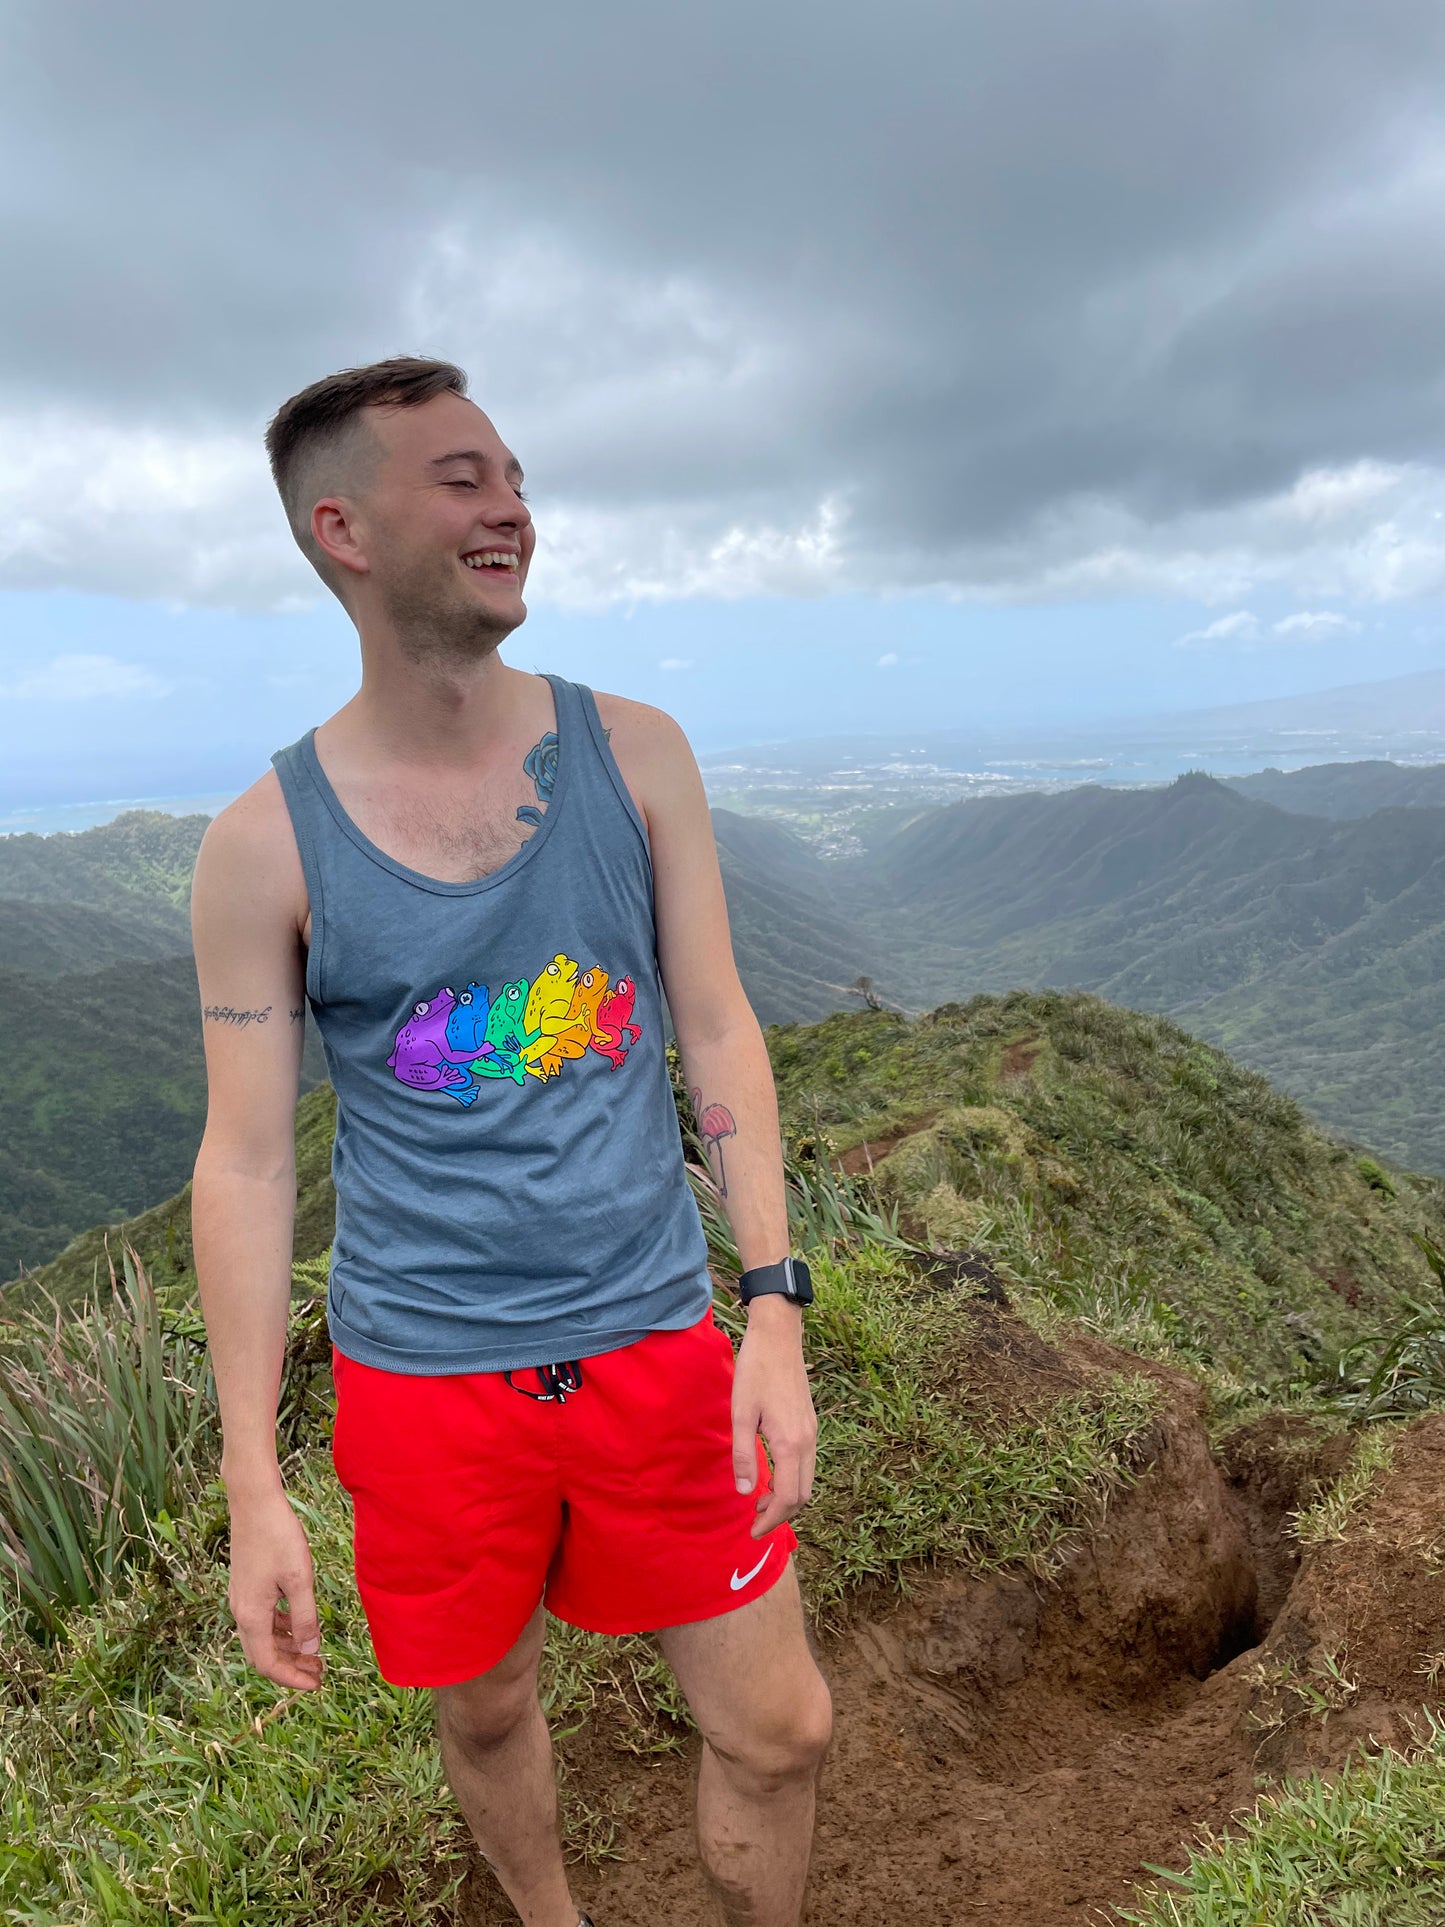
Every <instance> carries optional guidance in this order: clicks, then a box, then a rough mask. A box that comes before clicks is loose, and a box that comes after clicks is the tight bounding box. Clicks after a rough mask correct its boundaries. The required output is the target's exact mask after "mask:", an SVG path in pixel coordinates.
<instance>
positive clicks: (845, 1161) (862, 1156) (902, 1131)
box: [838, 1112, 937, 1178]
mask: <svg viewBox="0 0 1445 1927" xmlns="http://www.w3.org/2000/svg"><path fill="white" fill-rule="evenodd" d="M936 1116H937V1113H936V1112H930V1113H929V1114H928V1116H926V1117H918V1118H914V1119H913V1120H912V1121H911V1122H909V1123H907V1124H898V1125H895V1126H894V1127H893V1129H892V1130H891V1131H888V1132H886V1133H885V1134H884V1135H883V1136H882V1137H874V1138H866V1137H865V1138H864V1139H863V1141H862V1143H861V1144H855V1145H853V1146H851V1147H850V1148H849V1149H848V1150H846V1151H841V1152H840V1153H839V1154H838V1168H839V1169H840V1170H841V1171H846V1172H847V1174H848V1176H849V1177H850V1178H856V1177H866V1176H867V1175H868V1174H869V1173H871V1171H872V1169H873V1167H874V1165H875V1164H880V1163H881V1162H882V1161H883V1159H884V1158H886V1157H887V1156H888V1154H889V1152H890V1151H896V1150H897V1149H898V1147H899V1145H900V1144H902V1143H904V1142H905V1141H906V1140H907V1139H908V1138H911V1137H916V1136H917V1135H918V1133H919V1132H920V1131H926V1130H927V1129H928V1127H929V1125H930V1124H932V1123H933V1121H934V1118H935V1117H936Z"/></svg>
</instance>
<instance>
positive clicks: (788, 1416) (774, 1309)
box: [733, 1293, 818, 1539]
mask: <svg viewBox="0 0 1445 1927" xmlns="http://www.w3.org/2000/svg"><path fill="white" fill-rule="evenodd" d="M759 1432H761V1433H762V1435H763V1442H764V1443H765V1444H766V1446H767V1448H768V1450H769V1452H770V1453H771V1455H772V1460H773V1484H772V1490H771V1491H766V1490H764V1491H762V1492H760V1493H759V1494H758V1500H757V1518H756V1519H755V1520H754V1521H753V1527H752V1536H753V1538H754V1539H761V1538H762V1537H763V1536H764V1535H765V1534H766V1533H769V1532H771V1531H772V1530H773V1528H774V1526H779V1525H781V1524H782V1523H783V1521H784V1520H785V1519H791V1518H792V1517H793V1515H794V1513H796V1512H798V1511H799V1510H800V1509H801V1508H802V1507H803V1506H805V1505H806V1504H807V1502H808V1498H809V1496H810V1494H811V1493H812V1490H813V1460H814V1456H815V1452H816V1447H817V1439H818V1419H817V1415H816V1413H815V1412H814V1410H813V1398H812V1393H811V1392H810V1391H809V1389H808V1374H807V1371H806V1370H805V1368H804V1365H803V1314H802V1312H801V1310H800V1309H799V1308H798V1306H797V1305H793V1304H790V1303H789V1302H788V1300H787V1299H786V1298H783V1297H780V1296H778V1295H777V1294H776V1293H774V1294H770V1295H769V1296H767V1297H764V1298H755V1299H754V1300H753V1302H752V1304H751V1305H750V1306H749V1307H748V1328H747V1330H746V1332H744V1334H743V1342H742V1344H741V1346H740V1347H739V1349H738V1359H737V1369H736V1371H735V1372H734V1374H733V1476H734V1478H735V1479H736V1480H737V1488H738V1491H739V1492H751V1491H752V1490H753V1488H754V1486H755V1485H756V1484H757V1479H758V1457H757V1454H758V1446H757V1440H758V1433H759Z"/></svg>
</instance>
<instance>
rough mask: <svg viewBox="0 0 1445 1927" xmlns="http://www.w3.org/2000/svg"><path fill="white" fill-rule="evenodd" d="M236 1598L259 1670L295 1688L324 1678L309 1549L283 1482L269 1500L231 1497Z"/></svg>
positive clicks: (247, 1647)
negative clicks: (322, 1675)
mask: <svg viewBox="0 0 1445 1927" xmlns="http://www.w3.org/2000/svg"><path fill="white" fill-rule="evenodd" d="M283 1595H284V1597H285V1600H286V1605H285V1606H284V1607H283V1606H282V1605H281V1604H280V1603H279V1602H280V1600H281V1598H282V1596H283ZM230 1602H231V1612H232V1614H233V1615H234V1617H235V1621H236V1625H237V1628H238V1630H239V1631H240V1634H241V1649H242V1651H243V1652H244V1653H245V1655H246V1657H247V1659H248V1660H250V1662H251V1664H252V1665H253V1666H254V1667H255V1668H256V1670H257V1672H258V1673H264V1674H265V1675H266V1678H267V1679H274V1680H275V1682H276V1684H277V1685H278V1686H285V1687H289V1688H290V1689H291V1690H292V1691H293V1692H303V1693H304V1692H311V1691H313V1690H314V1689H315V1688H316V1687H318V1686H319V1685H320V1684H321V1626H320V1622H319V1620H318V1619H317V1616H316V1589H315V1584H314V1582H313V1578H312V1571H311V1548H310V1547H309V1546H308V1545H307V1543H306V1533H305V1531H304V1530H303V1528H302V1525H301V1521H300V1520H299V1519H298V1518H297V1517H296V1514H295V1513H294V1512H293V1511H292V1509H291V1502H290V1500H289V1499H288V1498H287V1497H286V1495H285V1493H284V1492H282V1491H281V1490H280V1489H279V1487H278V1488H277V1490H276V1491H275V1492H274V1493H271V1494H268V1495H267V1496H266V1497H264V1498H246V1499H241V1498H233V1499H232V1501H231V1593H230Z"/></svg>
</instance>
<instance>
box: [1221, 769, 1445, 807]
mask: <svg viewBox="0 0 1445 1927" xmlns="http://www.w3.org/2000/svg"><path fill="white" fill-rule="evenodd" d="M1222 781H1223V782H1225V783H1226V784H1228V786H1229V788H1230V789H1232V790H1237V791H1238V792H1239V794H1240V795H1241V796H1247V797H1250V798H1251V799H1252V800H1253V801H1254V802H1256V803H1273V804H1275V805H1276V806H1277V807H1278V808H1280V809H1282V810H1299V811H1301V812H1302V813H1303V814H1304V815H1306V816H1369V815H1370V814H1371V813H1372V812H1373V811H1375V810H1388V809H1421V808H1423V809H1439V808H1441V807H1442V806H1445V763H1423V764H1420V765H1419V766H1418V767H1412V766H1409V765H1405V764H1401V763H1389V762H1386V761H1384V760H1383V759H1382V758H1379V757H1376V758H1372V759H1369V760H1366V761H1363V762H1355V763H1314V764H1310V765H1309V766H1308V767H1307V768H1305V769H1292V770H1279V769H1262V770H1257V771H1256V772H1255V773H1254V774H1253V775H1252V776H1226V777H1224V778H1222Z"/></svg>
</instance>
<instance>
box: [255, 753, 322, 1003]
mask: <svg viewBox="0 0 1445 1927" xmlns="http://www.w3.org/2000/svg"><path fill="white" fill-rule="evenodd" d="M315 733H316V732H315V731H314V730H310V729H308V730H307V732H306V734H305V735H304V736H301V737H299V738H298V739H297V740H296V741H295V742H294V743H288V744H287V745H286V747H285V749H278V750H276V751H275V753H274V754H273V755H272V757H271V764H272V767H273V768H274V769H275V771H276V775H277V777H278V778H279V780H280V784H281V794H282V796H283V797H284V798H285V799H286V809H287V812H288V814H289V815H290V818H291V828H292V830H293V831H294V833H295V836H296V849H297V853H298V854H299V856H300V858H301V873H302V875H303V877H304V878H305V879H306V895H307V898H308V899H309V901H310V905H311V948H310V951H309V952H308V954H307V958H306V990H307V994H308V995H309V996H310V997H311V998H312V999H313V1000H315V1001H318V1002H319V1001H320V998H321V963H322V950H323V946H324V943H325V936H326V908H325V905H326V894H325V882H324V875H323V866H322V862H321V847H322V843H323V841H324V839H325V838H326V836H327V835H328V833H329V834H331V835H334V834H335V827H334V825H333V824H332V822H331V814H330V811H329V810H328V809H327V807H326V799H325V798H324V797H323V796H322V794H321V791H320V790H319V789H318V788H317V786H316V779H315V777H314V776H313V775H312V773H311V765H310V762H309V760H308V755H307V752H308V751H310V752H311V755H314V754H315V751H314V750H313V749H312V747H311V738H312V737H313V736H314V735H315Z"/></svg>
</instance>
